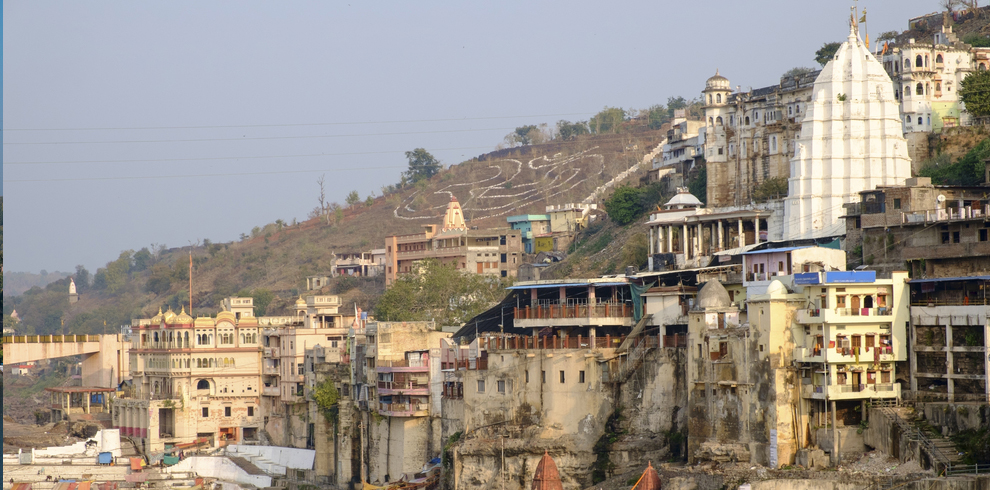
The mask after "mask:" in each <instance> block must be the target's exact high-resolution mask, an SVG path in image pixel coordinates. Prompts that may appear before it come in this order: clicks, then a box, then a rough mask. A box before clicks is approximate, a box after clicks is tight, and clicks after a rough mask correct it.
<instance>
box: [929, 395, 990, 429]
mask: <svg viewBox="0 0 990 490" xmlns="http://www.w3.org/2000/svg"><path fill="white" fill-rule="evenodd" d="M923 407H924V408H923V409H924V411H925V418H926V419H927V420H928V421H929V422H930V423H931V424H932V425H934V426H941V427H942V432H943V434H945V435H950V434H955V433H958V432H959V431H963V430H967V429H979V428H981V427H987V426H990V405H987V404H980V403H925V404H924V405H923Z"/></svg>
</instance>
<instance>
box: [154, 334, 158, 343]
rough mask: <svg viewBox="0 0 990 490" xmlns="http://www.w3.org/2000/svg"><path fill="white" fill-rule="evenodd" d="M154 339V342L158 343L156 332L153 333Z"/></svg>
mask: <svg viewBox="0 0 990 490" xmlns="http://www.w3.org/2000/svg"><path fill="white" fill-rule="evenodd" d="M154 339H155V342H158V332H155V334H154Z"/></svg>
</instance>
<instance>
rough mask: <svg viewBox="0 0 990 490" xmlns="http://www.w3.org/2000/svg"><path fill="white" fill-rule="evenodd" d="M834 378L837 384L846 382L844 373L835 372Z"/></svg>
mask: <svg viewBox="0 0 990 490" xmlns="http://www.w3.org/2000/svg"><path fill="white" fill-rule="evenodd" d="M835 379H836V383H837V384H840V385H844V384H846V373H835Z"/></svg>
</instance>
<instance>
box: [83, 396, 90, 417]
mask: <svg viewBox="0 0 990 490" xmlns="http://www.w3.org/2000/svg"><path fill="white" fill-rule="evenodd" d="M82 396H83V398H85V400H84V403H83V405H84V408H83V413H90V412H89V399H90V393H88V392H83V394H82Z"/></svg>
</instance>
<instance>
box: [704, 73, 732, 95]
mask: <svg viewBox="0 0 990 490" xmlns="http://www.w3.org/2000/svg"><path fill="white" fill-rule="evenodd" d="M705 90H731V88H730V87H729V79H728V78H725V77H723V76H722V75H719V73H718V68H716V69H715V76H713V77H711V78H709V79H708V81H706V82H705Z"/></svg>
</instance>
